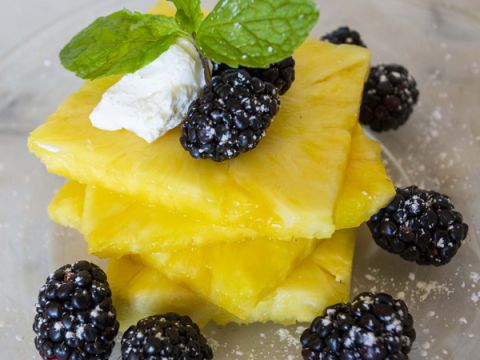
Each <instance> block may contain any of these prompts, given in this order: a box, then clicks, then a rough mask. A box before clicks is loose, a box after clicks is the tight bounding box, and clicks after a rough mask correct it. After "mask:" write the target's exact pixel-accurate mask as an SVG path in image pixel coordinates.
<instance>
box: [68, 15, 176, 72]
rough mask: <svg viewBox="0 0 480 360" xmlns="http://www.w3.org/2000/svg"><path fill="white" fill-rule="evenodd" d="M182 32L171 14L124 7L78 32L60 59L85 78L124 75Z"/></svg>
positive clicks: (154, 56)
mask: <svg viewBox="0 0 480 360" xmlns="http://www.w3.org/2000/svg"><path fill="white" fill-rule="evenodd" d="M182 33H183V31H182V29H181V28H180V27H179V25H178V23H177V22H176V21H175V19H173V18H171V17H168V16H160V15H148V14H141V13H137V12H130V11H128V10H121V11H118V12H115V13H113V14H111V15H108V16H106V17H100V18H98V19H97V20H95V21H94V22H93V23H92V24H91V25H89V26H88V27H87V28H85V29H84V30H82V31H81V32H80V33H78V34H77V35H76V36H75V37H74V38H73V39H72V40H71V41H70V42H69V43H68V45H67V46H65V47H64V48H63V50H62V51H61V52H60V60H61V62H62V65H63V66H64V67H65V68H66V69H68V70H71V71H73V72H75V74H76V75H77V76H79V77H81V78H83V79H96V78H99V77H102V76H108V75H123V74H127V73H130V72H134V71H136V70H138V69H140V68H142V67H143V66H145V65H147V64H149V63H150V62H152V61H153V60H155V59H156V58H157V57H159V56H160V55H161V54H162V53H163V52H164V51H166V50H167V49H168V48H169V47H170V45H172V44H173V43H174V42H175V40H176V39H177V37H178V36H180V35H181V34H182Z"/></svg>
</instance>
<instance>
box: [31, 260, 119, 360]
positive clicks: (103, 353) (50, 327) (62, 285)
mask: <svg viewBox="0 0 480 360" xmlns="http://www.w3.org/2000/svg"><path fill="white" fill-rule="evenodd" d="M111 295H112V293H111V291H110V286H109V285H108V282H107V276H106V275H105V273H104V272H103V270H102V269H100V268H99V267H98V266H96V265H94V264H91V263H89V262H87V261H79V262H77V263H74V264H72V265H65V266H62V267H61V268H59V269H58V270H57V271H55V272H54V273H53V274H51V275H50V276H49V277H48V278H47V281H46V284H45V285H43V286H42V288H41V289H40V294H39V296H38V304H37V306H36V315H35V320H34V323H33V330H34V331H35V334H36V337H35V346H36V348H37V350H38V351H39V353H40V355H41V356H42V358H43V359H48V360H54V359H55V360H84V359H85V360H87V359H88V360H93V359H98V360H106V359H108V357H109V356H110V353H111V352H112V349H113V345H114V338H115V336H116V335H117V333H118V327H119V324H118V321H117V320H116V312H115V308H114V307H113V305H112V299H111Z"/></svg>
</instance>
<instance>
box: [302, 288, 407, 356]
mask: <svg viewBox="0 0 480 360" xmlns="http://www.w3.org/2000/svg"><path fill="white" fill-rule="evenodd" d="M415 336H416V334H415V329H414V328H413V318H412V315H411V314H410V313H409V312H408V308H407V306H406V305H405V303H404V302H403V301H402V300H395V299H393V298H392V297H391V296H390V295H388V294H384V293H379V294H372V293H362V294H360V295H358V296H357V297H356V298H355V299H354V300H353V301H352V302H351V303H348V304H336V305H333V306H331V307H329V308H327V309H326V310H325V311H324V313H323V315H322V316H319V317H317V318H316V319H315V320H313V322H312V323H311V325H310V327H308V328H307V329H306V330H305V331H304V332H303V334H302V336H301V338H300V341H301V344H302V348H303V351H302V356H303V358H304V359H305V360H318V359H329V360H330V359H331V360H336V359H342V360H357V359H358V360H405V359H408V353H409V352H410V349H411V347H412V343H413V342H414V341H415Z"/></svg>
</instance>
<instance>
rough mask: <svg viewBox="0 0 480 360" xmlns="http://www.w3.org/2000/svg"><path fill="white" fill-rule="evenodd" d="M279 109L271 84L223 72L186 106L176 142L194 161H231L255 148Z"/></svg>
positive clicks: (239, 73) (243, 74)
mask: <svg viewBox="0 0 480 360" xmlns="http://www.w3.org/2000/svg"><path fill="white" fill-rule="evenodd" d="M279 107H280V100H279V96H278V92H277V89H276V88H275V87H274V86H273V85H272V84H271V83H269V82H264V81H261V80H260V79H258V78H256V77H252V76H251V75H250V74H249V73H248V72H247V71H246V70H244V69H240V70H226V71H225V72H223V73H222V74H221V75H218V76H214V77H213V78H212V82H211V83H210V84H208V85H207V86H205V88H204V89H203V93H202V95H201V96H200V98H198V99H197V100H196V101H194V102H193V103H192V104H191V105H190V108H189V110H188V113H187V116H186V119H185V121H184V123H183V127H182V129H183V131H182V136H181V138H180V142H181V143H182V145H183V147H184V148H185V149H186V150H187V151H189V152H190V154H191V155H192V156H193V157H194V158H196V159H198V158H201V159H207V158H211V159H213V160H215V161H224V160H227V159H233V158H234V157H237V156H238V155H240V154H241V153H244V152H247V151H249V150H252V149H254V148H255V147H256V146H257V145H258V143H259V142H260V140H261V139H262V138H263V137H264V136H265V131H266V129H267V128H268V127H269V126H270V123H271V121H272V119H273V117H274V115H275V114H276V113H277V112H278V109H279Z"/></svg>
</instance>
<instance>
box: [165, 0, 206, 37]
mask: <svg viewBox="0 0 480 360" xmlns="http://www.w3.org/2000/svg"><path fill="white" fill-rule="evenodd" d="M168 1H171V2H172V3H174V4H175V7H176V8H177V13H176V14H175V19H176V20H177V22H178V24H179V25H180V27H181V28H182V29H184V30H185V31H187V32H188V33H190V34H193V33H195V32H196V31H197V30H198V28H199V26H200V24H201V23H202V19H203V14H202V10H201V8H200V0H168Z"/></svg>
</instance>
